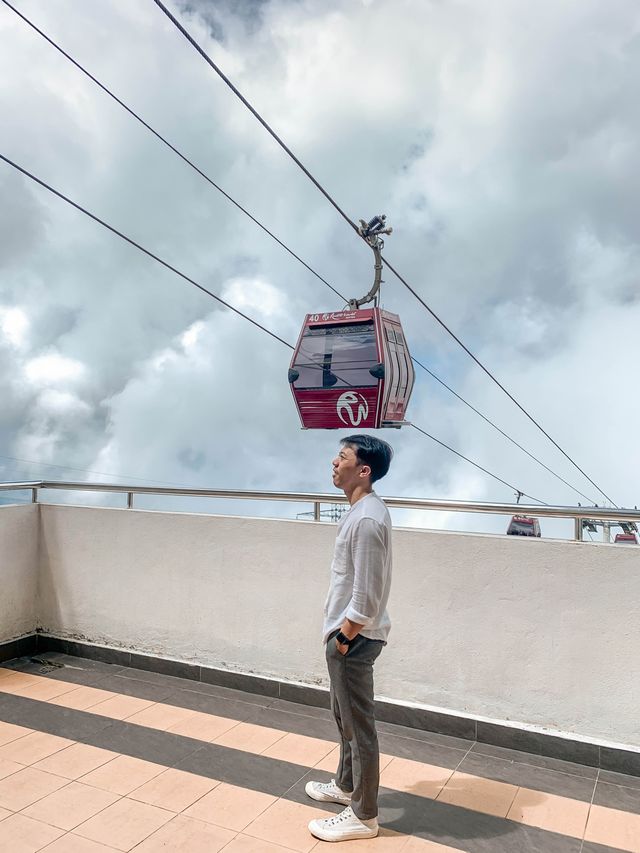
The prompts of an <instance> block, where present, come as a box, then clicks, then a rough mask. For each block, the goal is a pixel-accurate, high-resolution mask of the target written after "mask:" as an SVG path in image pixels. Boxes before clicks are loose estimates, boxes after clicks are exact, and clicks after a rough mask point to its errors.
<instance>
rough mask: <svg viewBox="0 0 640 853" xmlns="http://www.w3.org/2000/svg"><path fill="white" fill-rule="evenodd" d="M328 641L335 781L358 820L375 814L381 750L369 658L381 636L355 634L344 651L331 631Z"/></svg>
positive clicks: (374, 655)
mask: <svg viewBox="0 0 640 853" xmlns="http://www.w3.org/2000/svg"><path fill="white" fill-rule="evenodd" d="M336 634H337V631H336V632H335V633H333V634H331V636H330V637H329V639H328V641H327V667H328V669H329V679H330V682H331V710H332V711H333V716H334V717H335V720H336V723H337V725H338V731H339V732H340V764H339V765H338V772H337V775H336V782H337V784H338V786H339V787H340V788H341V789H342V790H343V791H346V792H348V793H351V808H352V809H353V811H354V814H355V815H356V817H359V818H360V820H370V819H371V818H374V817H377V816H378V785H379V782H380V753H379V750H378V735H377V733H376V721H375V714H374V703H373V664H374V663H375V660H376V658H377V657H378V655H379V654H380V652H381V651H382V647H383V645H384V643H383V642H382V640H369V639H367V637H363V636H362V635H358V636H357V637H356V640H355V642H354V643H353V645H352V646H350V647H349V651H348V652H347V653H346V655H341V654H340V652H339V651H338V649H337V648H336V641H335V635H336Z"/></svg>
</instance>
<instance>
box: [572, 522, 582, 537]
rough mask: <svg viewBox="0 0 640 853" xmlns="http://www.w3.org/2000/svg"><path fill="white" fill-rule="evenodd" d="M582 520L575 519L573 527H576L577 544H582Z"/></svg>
mask: <svg viewBox="0 0 640 853" xmlns="http://www.w3.org/2000/svg"><path fill="white" fill-rule="evenodd" d="M582 521H583V519H582V518H574V520H573V526H574V534H573V535H574V539H575V540H576V542H582V538H583V536H582Z"/></svg>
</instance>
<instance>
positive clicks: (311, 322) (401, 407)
mask: <svg viewBox="0 0 640 853" xmlns="http://www.w3.org/2000/svg"><path fill="white" fill-rule="evenodd" d="M359 230H360V234H361V235H362V236H363V237H364V238H365V240H366V241H367V243H368V244H369V245H370V246H371V248H372V249H373V252H374V255H375V276H374V283H373V287H372V288H371V290H370V291H369V293H367V294H366V296H363V297H362V299H351V300H350V301H349V307H348V309H346V310H344V311H334V312H330V313H326V312H325V313H322V314H307V316H306V318H305V321H304V325H303V327H302V331H301V332H300V337H299V338H298V343H297V346H296V348H295V351H294V354H293V358H292V359H291V365H290V367H289V384H290V386H291V391H292V393H293V399H294V400H295V404H296V407H297V409H298V414H299V415H300V420H301V422H302V427H303V429H344V428H345V427H346V428H349V429H350V428H352V427H369V428H373V429H378V428H381V427H401V426H403V425H405V424H406V423H407V422H406V420H405V415H406V410H407V405H408V403H409V398H410V397H411V392H412V390H413V383H414V370H413V362H412V361H411V356H410V354H409V348H408V346H407V343H406V340H405V337H404V333H403V331H402V325H401V324H400V318H399V317H398V316H397V314H391V313H390V312H389V311H383V310H382V309H381V308H379V307H377V304H376V307H374V308H366V309H361V307H360V306H361V305H364V304H366V303H367V302H372V301H374V300H375V301H376V303H377V295H378V291H379V289H380V284H381V281H382V278H381V276H382V258H381V252H382V248H383V246H384V243H383V241H382V239H381V237H380V235H381V234H390V233H391V228H386V227H385V217H384V216H376V217H374V218H373V219H372V220H371V221H370V222H368V223H366V222H364V221H363V220H360V229H359Z"/></svg>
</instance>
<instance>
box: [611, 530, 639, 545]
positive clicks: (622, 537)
mask: <svg viewBox="0 0 640 853" xmlns="http://www.w3.org/2000/svg"><path fill="white" fill-rule="evenodd" d="M614 541H615V543H616V544H618V543H620V542H623V543H625V544H627V545H637V544H638V539H637V537H636V534H635V533H616V538H615V540H614Z"/></svg>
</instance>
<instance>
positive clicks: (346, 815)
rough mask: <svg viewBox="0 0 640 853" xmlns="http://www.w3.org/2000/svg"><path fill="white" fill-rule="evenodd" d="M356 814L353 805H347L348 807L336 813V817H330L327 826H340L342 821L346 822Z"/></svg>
mask: <svg viewBox="0 0 640 853" xmlns="http://www.w3.org/2000/svg"><path fill="white" fill-rule="evenodd" d="M354 817H355V814H354V812H353V809H352V808H351V806H347V808H346V809H345V810H344V811H342V812H340V814H337V815H335V817H330V818H329V819H328V820H327V826H338V824H340V823H344V822H345V821H346V820H351V818H354Z"/></svg>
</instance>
